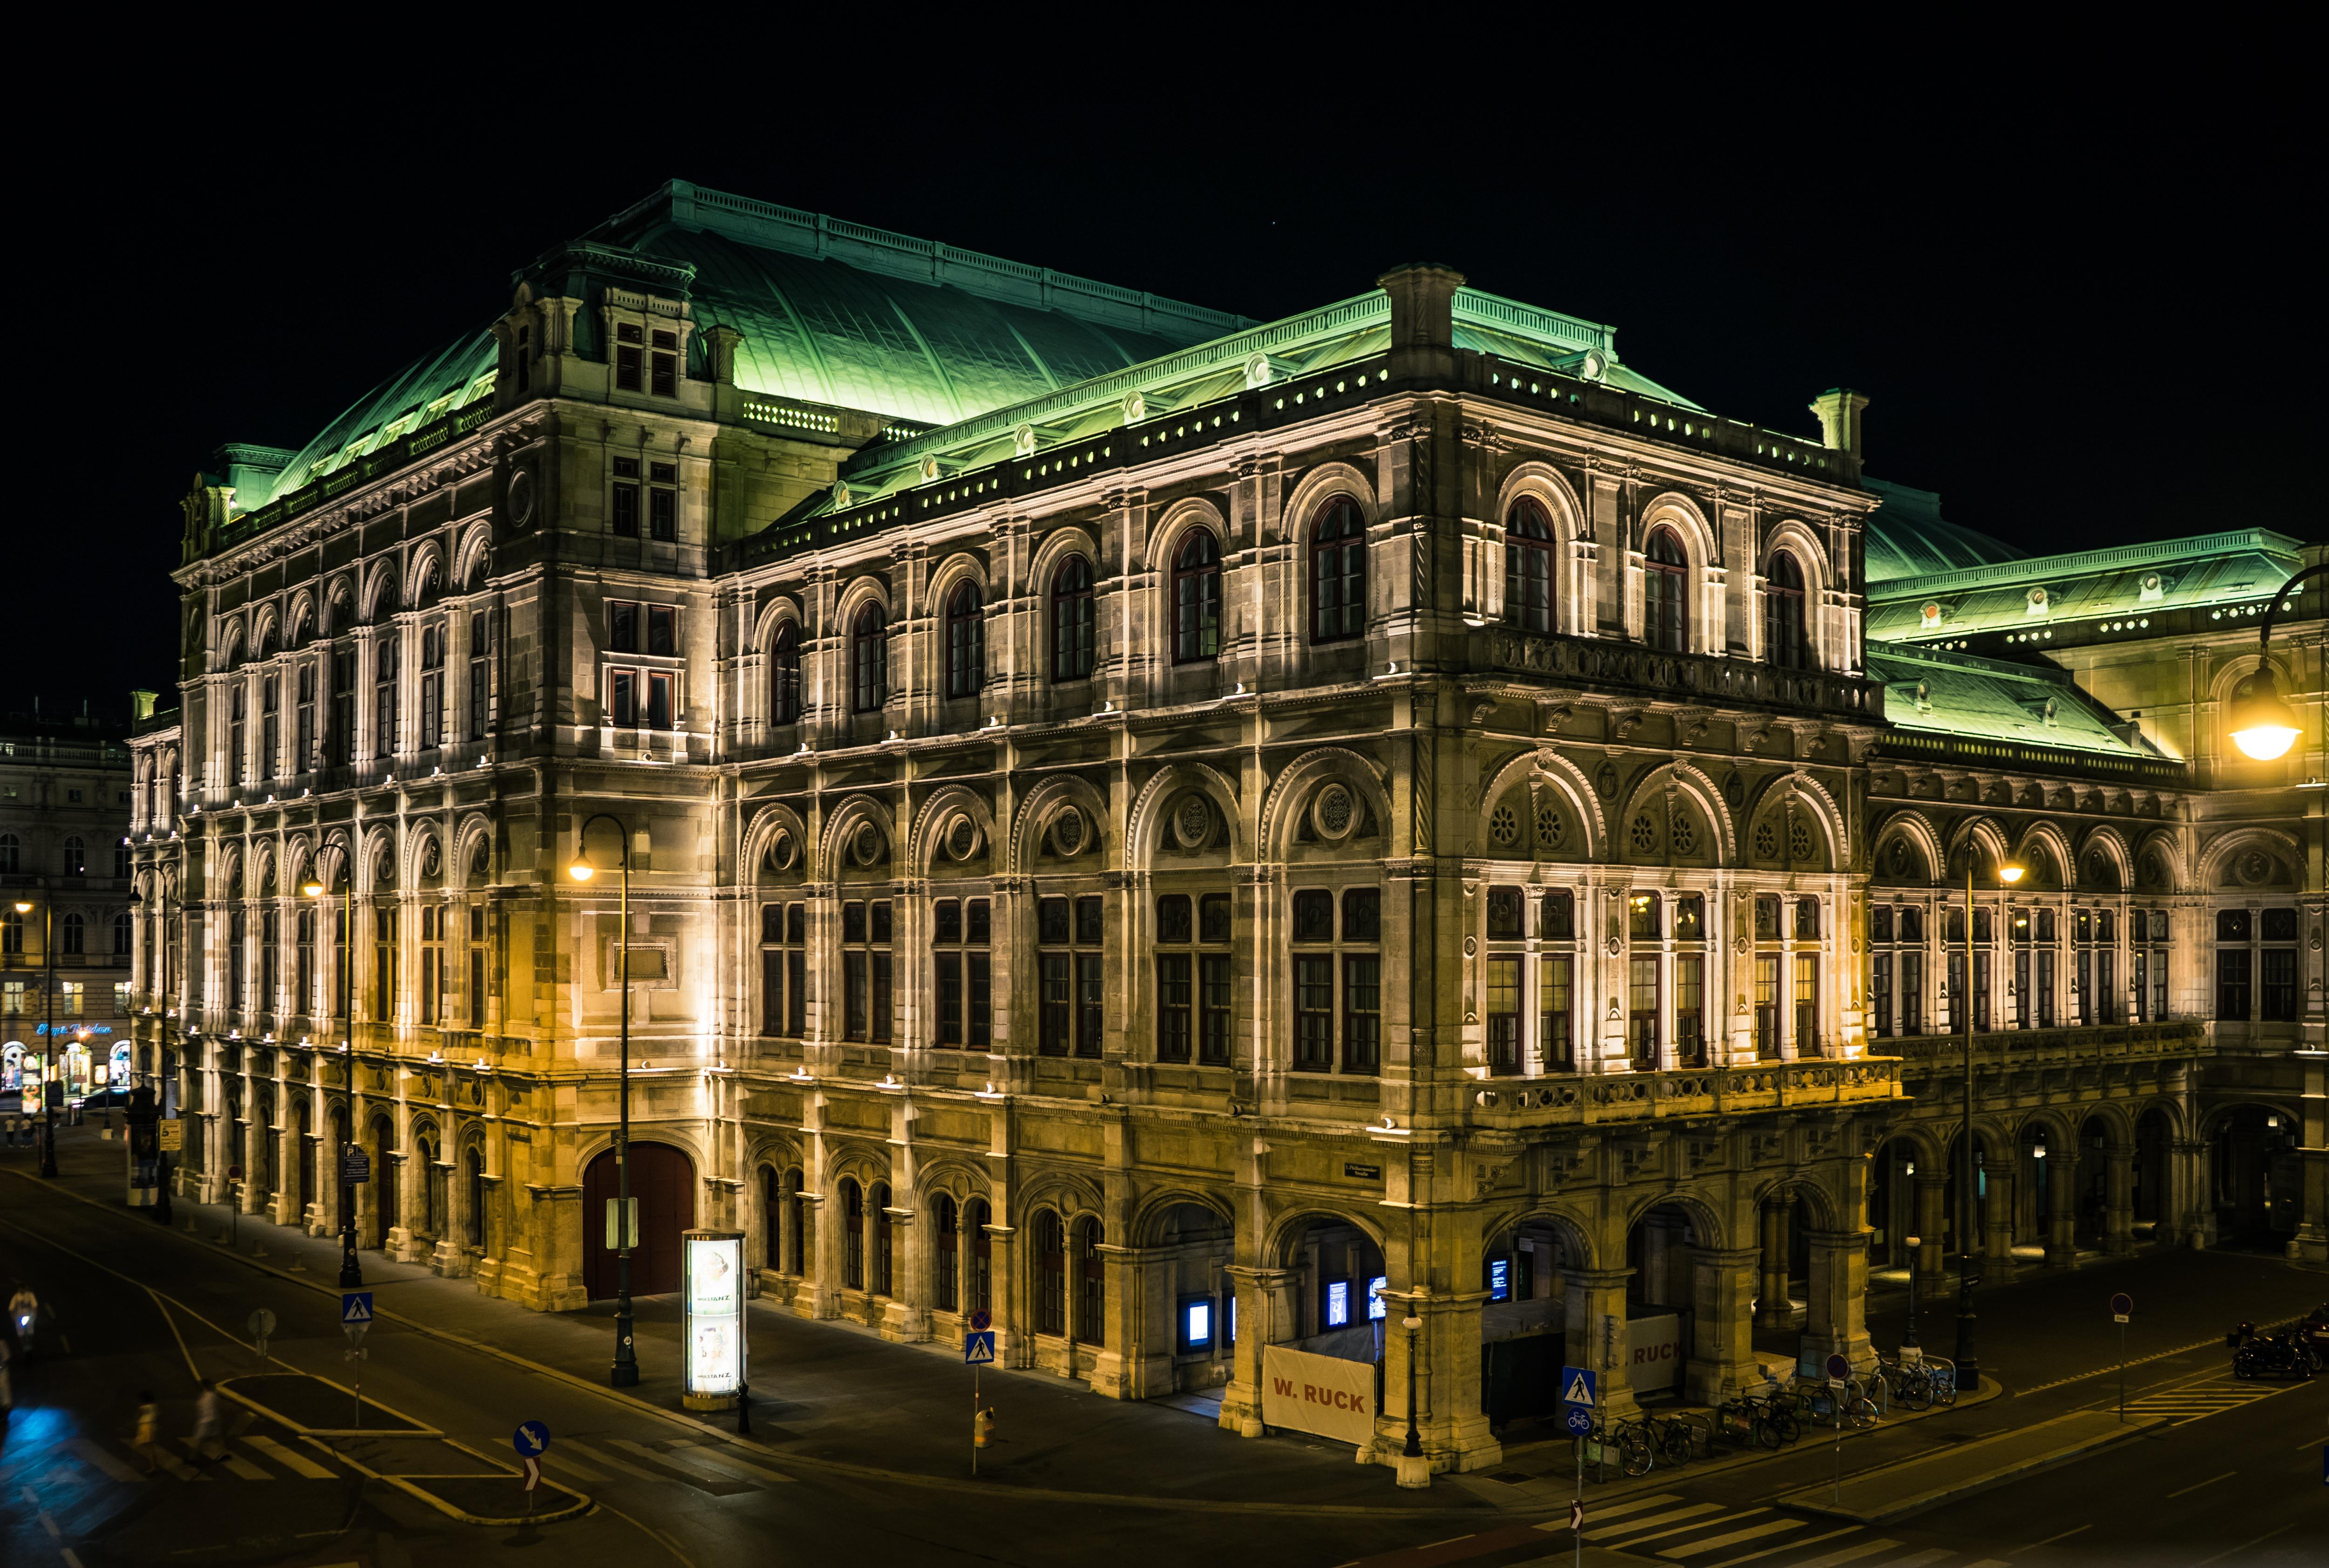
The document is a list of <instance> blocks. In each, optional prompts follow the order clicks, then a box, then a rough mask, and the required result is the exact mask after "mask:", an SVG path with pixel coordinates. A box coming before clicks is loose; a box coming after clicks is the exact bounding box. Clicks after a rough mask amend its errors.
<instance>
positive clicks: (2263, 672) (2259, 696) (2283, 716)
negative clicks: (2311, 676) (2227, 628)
mask: <svg viewBox="0 0 2329 1568" xmlns="http://www.w3.org/2000/svg"><path fill="white" fill-rule="evenodd" d="M2324 573H2329V561H2325V562H2322V563H2321V564H2319V565H2317V566H2308V567H2306V568H2305V570H2304V571H2300V572H2298V573H2297V574H2296V576H2294V577H2292V578H2290V579H2289V580H2288V581H2287V582H2284V583H2282V584H2281V585H2280V591H2279V592H2277V593H2276V594H2274V595H2273V596H2272V602H2271V603H2269V604H2268V605H2266V606H2265V610H2264V625H2263V626H2262V627H2261V628H2258V635H2257V667H2256V673H2255V674H2254V675H2249V676H2248V677H2247V678H2246V679H2244V680H2242V681H2241V682H2240V684H2239V685H2236V686H2234V687H2233V688H2232V703H2231V711H2230V713H2229V714H2228V715H2227V719H2228V723H2227V725H2226V727H2227V728H2228V729H2230V731H2231V733H2232V744H2233V745H2235V746H2238V747H2239V749H2240V751H2242V753H2244V754H2245V755H2247V756H2249V757H2250V758H2253V759H2254V760H2257V761H2258V762H2271V761H2276V760H2278V759H2280V758H2282V757H2284V756H2287V754H2288V749H2289V747H2291V746H2293V745H2295V744H2296V737H2297V736H2298V735H2300V734H2302V733H2304V728H2303V726H2302V725H2300V724H2299V723H2297V719H2296V710H2295V709H2293V708H2291V707H2290V706H2289V705H2288V702H2287V699H2286V698H2284V697H2283V696H2282V695H2281V694H2280V688H2279V685H2278V684H2277V682H2276V681H2275V680H2274V678H2273V673H2272V659H2271V656H2270V655H2271V652H2272V622H2273V617H2274V616H2275V615H2277V613H2278V612H2279V610H2280V607H2281V605H2282V604H2284V603H2286V602H2288V601H2291V600H2294V599H2295V598H2296V591H2297V585H2298V584H2299V583H2301V582H2303V581H2305V579H2306V578H2308V577H2319V576H2322V575H2324Z"/></svg>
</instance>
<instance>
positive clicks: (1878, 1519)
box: [1775, 1412, 2168, 1525]
mask: <svg viewBox="0 0 2329 1568" xmlns="http://www.w3.org/2000/svg"><path fill="white" fill-rule="evenodd" d="M2074 1413H2076V1412H2074ZM2054 1419H2055V1420H2056V1421H2068V1420H2070V1419H2071V1417H2070V1416H2057V1417H2055V1418H2054ZM2167 1421H2168V1418H2167V1417H2165V1416H2145V1417H2141V1418H2139V1419H2137V1420H2135V1421H2128V1422H2121V1423H2120V1424H2119V1425H2117V1427H2114V1428H2111V1429H2109V1430H2107V1431H2099V1432H2097V1433H2096V1434H2095V1435H2094V1436H2093V1437H2091V1438H2089V1439H2085V1440H2080V1441H2078V1442H2074V1443H2072V1444H2071V1445H2070V1446H2069V1447H2067V1448H2060V1449H2055V1450H2050V1451H2048V1452H2046V1453H2042V1454H2039V1455H2035V1456H2033V1457H2032V1458H2030V1459H2024V1460H2022V1461H2020V1462H2019V1463H2016V1464H2013V1465H2012V1466H2009V1467H2007V1468H2006V1469H1999V1470H1992V1471H1986V1472H1984V1473H1982V1474H1979V1475H1975V1476H1969V1477H1967V1478H1965V1479H1964V1480H1961V1481H1957V1482H1953V1483H1951V1484H1949V1485H1947V1486H1940V1487H1935V1488H1930V1489H1929V1490H1927V1491H1922V1492H1913V1493H1911V1494H1909V1496H1908V1497H1902V1498H1899V1499H1896V1500H1895V1501H1892V1502H1890V1503H1886V1504H1883V1505H1881V1506H1880V1507H1875V1508H1848V1507H1840V1506H1838V1505H1837V1504H1836V1503H1834V1502H1832V1501H1821V1500H1819V1494H1820V1492H1821V1491H1822V1490H1824V1489H1825V1488H1819V1487H1807V1488H1803V1489H1801V1490H1799V1491H1794V1492H1787V1493H1783V1494H1782V1495H1781V1496H1780V1497H1777V1498H1776V1499H1775V1501H1777V1503H1778V1504H1779V1505H1780V1506H1781V1507H1788V1508H1796V1509H1799V1510H1800V1511H1802V1512H1804V1513H1806V1514H1818V1515H1821V1516H1824V1517H1826V1518H1831V1519H1849V1520H1851V1521H1852V1522H1853V1523H1854V1524H1858V1525H1882V1524H1889V1523H1891V1521H1892V1520H1895V1519H1905V1518H1907V1517H1909V1516H1910V1515H1912V1514H1921V1513H1923V1512H1925V1511H1926V1510H1927V1509H1928V1508H1937V1507H1940V1506H1941V1505H1942V1504H1943V1503H1950V1502H1955V1501H1957V1499H1958V1498H1960V1497H1972V1496H1974V1495H1975V1493H1978V1492H1985V1491H1987V1490H1989V1489H1990V1488H1992V1487H2002V1486H2004V1485H2006V1484H2007V1483H2008V1482H2011V1481H2018V1480H2021V1479H2023V1478H2025V1477H2028V1476H2032V1475H2035V1474H2037V1473H2038V1472H2039V1471H2041V1470H2047V1469H2053V1468H2054V1467H2055V1466H2057V1465H2061V1464H2067V1463H2069V1462H2070V1461H2071V1460H2073V1459H2084V1458H2086V1457H2087V1456H2088V1455H2089V1454H2094V1453H2099V1452H2101V1451H2102V1450H2105V1449H2107V1448H2112V1447H2115V1446H2117V1444H2119V1443H2123V1442H2125V1441H2126V1440H2128V1439H2130V1438H2136V1437H2140V1436H2142V1435H2143V1434H2144V1433H2145V1432H2147V1431H2152V1430H2153V1429H2154V1428H2156V1427H2163V1426H2165V1425H2166V1424H2167ZM2052 1424H2053V1422H2041V1423H2039V1426H2036V1427H2025V1428H2023V1429H2021V1431H2023V1432H2028V1431H2039V1430H2041V1428H2042V1427H2045V1426H2051V1425H2052ZM2018 1435H2020V1433H2019V1432H2011V1431H2009V1432H2001V1433H1999V1434H1998V1435H1997V1436H1995V1437H1991V1438H1983V1439H1978V1440H1975V1442H1973V1443H1970V1444H1968V1445H1966V1447H1964V1448H1960V1449H1957V1450H1952V1451H1951V1452H1950V1453H1949V1454H1947V1456H1944V1457H1947V1458H1951V1459H1954V1458H1957V1456H1959V1455H1962V1454H1966V1453H1969V1452H1972V1451H1975V1450H1977V1449H1978V1448H1980V1447H1981V1446H1982V1444H1984V1443H1994V1442H2002V1441H2004V1440H2005V1439H2006V1438H2008V1437H2012V1436H2018ZM1934 1457H1935V1456H1934V1455H1931V1454H1919V1455H1918V1456H1916V1457H1915V1458H1913V1459H1902V1460H1900V1461H1899V1462H1897V1463H1894V1464H1890V1465H1880V1466H1878V1467H1877V1468H1876V1469H1872V1470H1863V1471H1862V1472H1861V1473H1860V1474H1859V1475H1857V1476H1853V1478H1851V1483H1852V1484H1855V1485H1856V1484H1858V1483H1860V1482H1863V1481H1867V1480H1869V1479H1872V1478H1881V1477H1882V1476H1884V1475H1886V1474H1888V1473H1889V1472H1891V1471H1895V1470H1903V1469H1909V1467H1912V1466H1915V1465H1919V1464H1924V1463H1927V1462H1928V1461H1929V1460H1930V1459H1933V1458H1934ZM1828 1495H1829V1497H1834V1495H1835V1494H1834V1491H1833V1490H1830V1491H1829V1494H1828Z"/></svg>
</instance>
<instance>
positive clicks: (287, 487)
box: [235, 327, 496, 512]
mask: <svg viewBox="0 0 2329 1568" xmlns="http://www.w3.org/2000/svg"><path fill="white" fill-rule="evenodd" d="M495 352H496V351H495V344H494V337H493V334H492V333H491V332H489V331H487V330H486V329H485V328H484V327H479V328H478V329H477V330H476V331H475V332H472V333H469V334H467V335H465V336H462V337H459V338H456V339H455V340H454V341H453V342H451V343H449V344H447V345H445V346H444V347H443V348H440V349H438V350H437V351H436V352H435V353H433V354H423V355H421V356H420V358H419V359H416V360H414V361H413V362H412V363H411V364H408V365H406V366H405V367H404V368H403V369H402V370H401V371H399V372H397V373H395V374H394V375H392V376H391V377H389V378H388V379H387V380H386V381H384V382H382V383H380V384H379V385H378V386H376V387H374V388H372V390H371V391H370V392H366V393H364V395H363V396H362V397H360V398H358V399H357V400H356V401H354V403H352V404H350V405H349V406H348V408H347V409H346V411H344V412H343V413H342V414H341V415H340V417H339V418H337V419H335V420H333V421H332V422H331V423H330V424H328V425H325V427H324V428H323V429H322V430H319V431H317V432H316V437H315V439H313V440H310V441H309V442H308V443H307V444H306V446H304V447H302V448H300V449H299V451H298V453H297V456H295V457H294V458H292V459H291V461H290V462H289V463H288V465H286V466H285V468H284V469H283V471H282V472H281V473H280V474H278V475H277V476H276V478H275V483H274V484H273V486H270V487H269V491H268V494H267V495H265V496H243V495H238V496H235V508H236V510H237V511H241V512H250V511H255V510H257V509H258V508H259V507H260V506H263V505H266V504H267V502H268V500H269V497H271V496H288V495H289V494H290V493H291V492H292V491H294V490H296V489H297V488H298V487H299V486H302V485H304V484H306V482H307V481H308V480H310V479H313V478H316V477H318V476H319V475H323V474H327V473H330V472H331V471H332V470H333V469H335V468H339V467H341V466H342V465H343V464H345V463H348V462H350V461H353V460H354V459H355V458H361V457H363V455H364V454H365V453H366V452H371V451H376V450H378V449H380V448H382V447H384V446H386V445H388V444H389V443H390V442H391V441H393V440H395V439H398V438H399V437H401V436H404V435H407V434H409V433H410V432H411V431H413V430H419V429H420V427H421V426H422V425H425V424H427V423H428V422H429V420H433V419H436V418H437V417H438V415H440V414H445V413H449V412H451V411H453V410H455V409H457V408H459V407H461V406H462V405H463V404H465V403H469V402H474V401H476V400H477V399H478V398H481V397H485V396H486V395H487V394H488V393H490V392H492V391H493V390H494V366H495Z"/></svg>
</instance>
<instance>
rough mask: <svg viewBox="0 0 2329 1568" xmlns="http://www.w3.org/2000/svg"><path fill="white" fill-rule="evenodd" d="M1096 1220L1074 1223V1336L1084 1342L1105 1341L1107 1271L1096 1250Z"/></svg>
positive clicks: (1096, 1342) (1095, 1343)
mask: <svg viewBox="0 0 2329 1568" xmlns="http://www.w3.org/2000/svg"><path fill="white" fill-rule="evenodd" d="M1099 1240H1100V1230H1099V1222H1098V1220H1096V1219H1091V1218H1085V1219H1081V1220H1078V1221H1077V1222H1076V1337H1077V1338H1078V1339H1080V1340H1082V1341H1083V1342H1084V1343H1085V1344H1087V1345H1104V1344H1106V1343H1107V1342H1108V1273H1107V1266H1106V1261H1105V1260H1104V1259H1102V1258H1101V1256H1100V1252H1099Z"/></svg>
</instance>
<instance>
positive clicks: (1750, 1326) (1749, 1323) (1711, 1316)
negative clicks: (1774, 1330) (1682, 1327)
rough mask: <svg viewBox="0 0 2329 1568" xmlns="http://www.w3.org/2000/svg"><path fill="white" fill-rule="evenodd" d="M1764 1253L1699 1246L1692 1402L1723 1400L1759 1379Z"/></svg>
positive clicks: (1694, 1280)
mask: <svg viewBox="0 0 2329 1568" xmlns="http://www.w3.org/2000/svg"><path fill="white" fill-rule="evenodd" d="M1761 1258H1762V1253H1761V1252H1760V1251H1759V1250H1758V1249H1756V1248H1754V1247H1740V1248H1736V1249H1733V1250H1730V1251H1727V1252H1720V1251H1716V1250H1715V1249H1713V1248H1711V1247H1701V1248H1699V1249H1697V1267H1696V1269H1695V1270H1693V1278H1692V1284H1691V1308H1692V1311H1691V1347H1690V1370H1689V1374H1688V1376H1689V1384H1688V1392H1689V1395H1690V1401H1691V1403H1693V1404H1719V1403H1721V1402H1722V1401H1723V1400H1725V1399H1728V1398H1729V1397H1730V1396H1731V1395H1732V1394H1734V1393H1738V1392H1739V1391H1740V1390H1741V1389H1743V1388H1747V1387H1749V1386H1750V1385H1751V1384H1755V1383H1757V1382H1759V1378H1758V1376H1757V1374H1756V1369H1755V1368H1756V1364H1755V1287H1756V1282H1757V1276H1758V1268H1759V1262H1760V1261H1761Z"/></svg>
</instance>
